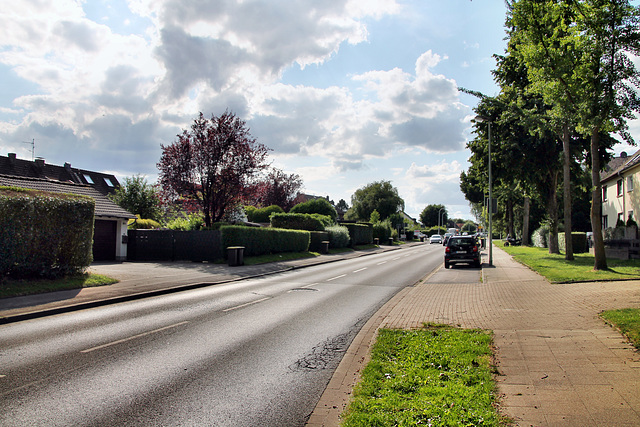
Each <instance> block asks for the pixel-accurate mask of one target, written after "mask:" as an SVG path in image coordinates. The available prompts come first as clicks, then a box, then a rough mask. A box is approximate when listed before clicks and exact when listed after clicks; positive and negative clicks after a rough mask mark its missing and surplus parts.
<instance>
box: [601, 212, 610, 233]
mask: <svg viewBox="0 0 640 427" xmlns="http://www.w3.org/2000/svg"><path fill="white" fill-rule="evenodd" d="M602 228H603V229H604V230H606V229H607V228H609V217H608V216H607V215H602Z"/></svg>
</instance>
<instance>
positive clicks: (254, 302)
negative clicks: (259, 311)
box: [222, 297, 269, 312]
mask: <svg viewBox="0 0 640 427" xmlns="http://www.w3.org/2000/svg"><path fill="white" fill-rule="evenodd" d="M268 299H269V297H267V298H260V299H258V300H255V301H251V302H247V303H244V304H240V305H236V306H235V307H230V308H225V309H224V310H222V311H224V312H227V311H232V310H237V309H239V308H242V307H246V306H248V305H252V304H257V303H259V302H262V301H266V300H268Z"/></svg>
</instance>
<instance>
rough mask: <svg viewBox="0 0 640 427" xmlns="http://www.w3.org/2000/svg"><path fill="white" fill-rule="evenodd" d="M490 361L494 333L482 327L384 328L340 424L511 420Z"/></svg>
mask: <svg viewBox="0 0 640 427" xmlns="http://www.w3.org/2000/svg"><path fill="white" fill-rule="evenodd" d="M491 361H492V336H491V335H490V334H489V333H486V332H483V331H480V330H463V329H457V328H453V327H450V326H446V325H425V327H424V328H423V329H419V330H392V329H382V330H380V331H379V335H378V338H377V340H376V343H375V345H374V347H373V349H372V353H371V361H370V362H369V363H368V364H367V366H366V367H365V369H364V371H363V374H362V380H361V381H360V382H359V383H358V385H357V386H356V389H355V390H354V397H353V400H352V402H351V404H350V405H349V407H348V408H347V410H346V411H345V413H344V414H343V423H342V426H344V427H369V426H414V425H425V426H428V425H438V426H471V425H473V426H500V425H507V422H506V420H505V419H504V418H503V417H502V416H501V415H500V414H499V413H498V411H497V410H496V406H495V404H496V397H495V383H494V380H493V367H492V363H491Z"/></svg>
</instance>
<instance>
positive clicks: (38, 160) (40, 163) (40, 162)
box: [36, 157, 44, 168]
mask: <svg viewBox="0 0 640 427" xmlns="http://www.w3.org/2000/svg"><path fill="white" fill-rule="evenodd" d="M36 166H37V167H39V168H43V167H44V159H43V158H42V157H36Z"/></svg>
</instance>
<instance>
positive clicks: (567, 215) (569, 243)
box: [562, 124, 573, 261]
mask: <svg viewBox="0 0 640 427" xmlns="http://www.w3.org/2000/svg"><path fill="white" fill-rule="evenodd" d="M569 141H570V140H569V126H568V125H566V124H565V125H564V126H563V129H562V149H563V152H564V165H563V172H564V177H563V180H564V183H563V184H564V248H565V255H564V259H566V260H567V261H572V260H573V239H572V238H571V147H570V146H569Z"/></svg>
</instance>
